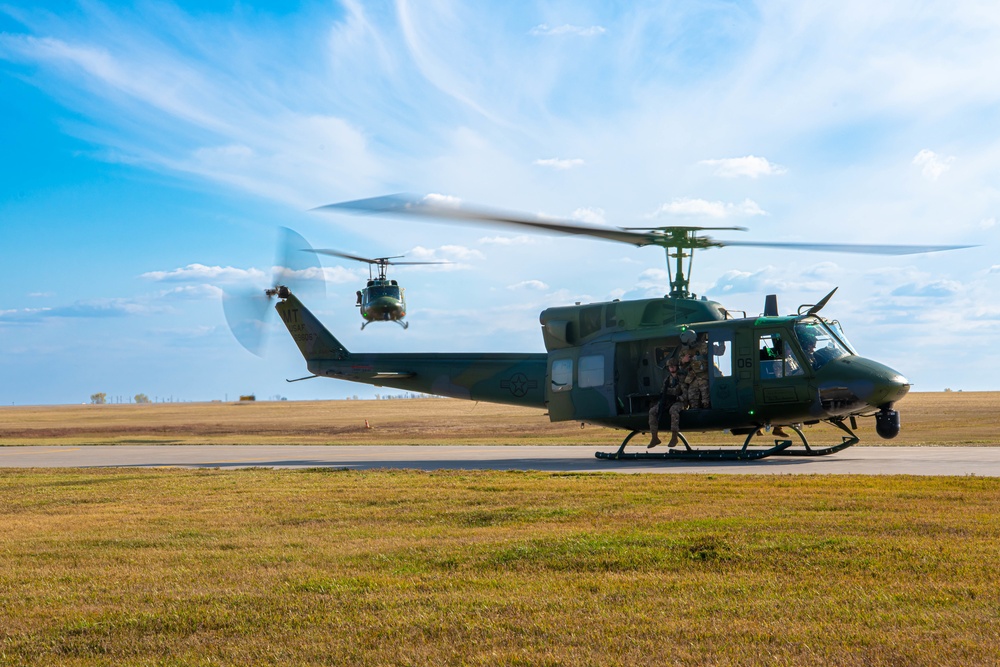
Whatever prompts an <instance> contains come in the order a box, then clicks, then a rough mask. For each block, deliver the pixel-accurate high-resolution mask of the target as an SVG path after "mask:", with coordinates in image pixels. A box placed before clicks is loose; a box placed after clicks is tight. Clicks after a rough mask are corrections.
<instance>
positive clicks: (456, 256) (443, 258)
mask: <svg viewBox="0 0 1000 667" xmlns="http://www.w3.org/2000/svg"><path fill="white" fill-rule="evenodd" d="M485 259H486V255H484V254H483V253H482V252H480V251H479V250H476V249H475V248H466V247H465V246H460V245H443V246H440V247H439V248H424V247H423V246H416V247H415V248H413V249H412V250H409V251H408V252H407V253H406V257H405V259H400V260H399V261H401V262H449V263H447V264H440V265H429V266H426V267H422V268H425V269H428V270H431V271H458V270H464V269H470V268H472V266H473V264H477V263H480V262H482V261H483V260H485ZM408 268H410V267H408ZM413 268H420V267H413Z"/></svg>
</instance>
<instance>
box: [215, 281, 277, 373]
mask: <svg viewBox="0 0 1000 667" xmlns="http://www.w3.org/2000/svg"><path fill="white" fill-rule="evenodd" d="M269 310H271V299H270V297H268V296H267V295H266V294H264V290H262V289H254V288H241V289H237V290H235V291H229V290H226V291H224V292H223V293H222V311H223V312H224V313H225V315H226V323H227V324H229V330H230V331H232V332H233V336H234V337H235V338H236V340H237V341H239V343H240V345H242V346H243V347H245V348H246V349H247V351H248V352H250V353H251V354H255V355H257V356H258V357H259V356H261V350H262V349H263V347H264V337H265V335H266V331H267V324H268V320H267V314H268V311H269Z"/></svg>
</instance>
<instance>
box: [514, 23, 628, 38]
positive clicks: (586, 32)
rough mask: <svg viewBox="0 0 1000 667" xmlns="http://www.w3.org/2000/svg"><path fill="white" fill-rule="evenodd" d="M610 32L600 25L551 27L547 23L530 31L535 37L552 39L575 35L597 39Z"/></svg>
mask: <svg viewBox="0 0 1000 667" xmlns="http://www.w3.org/2000/svg"><path fill="white" fill-rule="evenodd" d="M607 31H608V30H607V28H605V27H603V26H599V25H591V26H579V25H571V24H569V23H565V24H563V25H557V26H550V25H548V24H547V23H540V24H538V25H536V26H535V27H534V28H532V29H531V30H529V31H528V34H529V35H532V36H534V37H552V36H559V35H575V36H576V37H597V36H598V35H603V34H604V33H606V32H607Z"/></svg>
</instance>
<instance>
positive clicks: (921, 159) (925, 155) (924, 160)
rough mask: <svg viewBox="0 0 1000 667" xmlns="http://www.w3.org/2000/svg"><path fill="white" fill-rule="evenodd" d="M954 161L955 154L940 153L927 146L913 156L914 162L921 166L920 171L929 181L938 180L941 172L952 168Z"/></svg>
mask: <svg viewBox="0 0 1000 667" xmlns="http://www.w3.org/2000/svg"><path fill="white" fill-rule="evenodd" d="M954 162H955V158H954V157H953V156H942V155H938V154H937V153H935V152H934V151H931V150H927V149H926V148H925V149H923V150H921V151H920V152H919V153H917V154H916V155H915V156H914V157H913V164H915V165H917V166H918V167H920V173H921V174H923V176H924V178H926V179H927V180H929V181H936V180H937V179H938V178H940V177H941V174H943V173H944V172H946V171H948V170H949V169H951V165H952V163H954Z"/></svg>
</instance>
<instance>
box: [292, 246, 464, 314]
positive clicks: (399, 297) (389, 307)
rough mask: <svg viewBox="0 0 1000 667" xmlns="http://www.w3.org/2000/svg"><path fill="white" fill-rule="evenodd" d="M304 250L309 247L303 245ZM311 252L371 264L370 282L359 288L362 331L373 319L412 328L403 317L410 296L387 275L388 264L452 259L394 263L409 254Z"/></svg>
mask: <svg viewBox="0 0 1000 667" xmlns="http://www.w3.org/2000/svg"><path fill="white" fill-rule="evenodd" d="M303 250H306V249H305V248H303ZM311 252H314V253H317V254H320V255H331V256H333V257H342V258H344V259H353V260H354V261H356V262H367V264H368V282H367V284H366V285H365V286H364V288H362V289H360V290H358V292H357V295H358V301H357V304H356V305H357V307H358V308H360V309H361V317H362V318H364V320H365V321H364V322H363V323H362V324H361V330H362V331H364V330H365V327H366V326H368V325H369V324H371V323H372V322H395V323H396V324H398V325H400V326H401V327H403V329H408V328H409V327H410V323H409V322H406V321H404V320H403V318H404V317H406V297H405V296H404V293H405V292H406V289H405V288H403V287H401V286H400V285H399V283H398V282H396V281H395V280H392V279H389V278H386V275H385V274H386V267H387V266H402V265H415V264H450V263H451V262H393V261H392V260H394V259H400V258H402V257H405V255H395V256H393V257H376V258H374V259H369V258H367V257H359V256H358V255H351V254H349V253H346V252H340V251H339V250H328V249H327V250H320V249H315V250H311ZM375 266H377V267H378V277H375V275H374V274H373V273H372V268H373V267H375Z"/></svg>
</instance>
